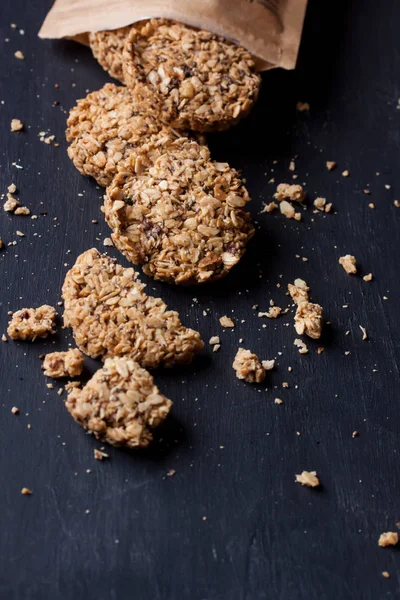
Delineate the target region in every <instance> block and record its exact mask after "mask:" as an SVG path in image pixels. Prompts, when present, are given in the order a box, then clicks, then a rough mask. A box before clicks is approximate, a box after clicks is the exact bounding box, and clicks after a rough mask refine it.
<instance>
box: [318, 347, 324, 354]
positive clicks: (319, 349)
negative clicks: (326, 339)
mask: <svg viewBox="0 0 400 600" xmlns="http://www.w3.org/2000/svg"><path fill="white" fill-rule="evenodd" d="M324 350H325V348H324V347H323V346H320V347H319V348H317V354H322V353H323V351H324Z"/></svg>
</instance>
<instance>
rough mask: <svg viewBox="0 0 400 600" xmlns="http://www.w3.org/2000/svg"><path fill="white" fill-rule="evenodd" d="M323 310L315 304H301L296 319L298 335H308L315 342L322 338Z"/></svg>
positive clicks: (295, 324) (295, 325)
mask: <svg viewBox="0 0 400 600" xmlns="http://www.w3.org/2000/svg"><path fill="white" fill-rule="evenodd" d="M322 315H323V309H322V306H320V305H319V304H314V303H313V302H301V303H300V304H299V305H298V307H297V310H296V314H295V317H294V327H295V329H296V333H298V335H303V334H305V335H308V337H310V338H312V339H313V340H317V339H318V338H320V337H321V333H322V324H323V317H322Z"/></svg>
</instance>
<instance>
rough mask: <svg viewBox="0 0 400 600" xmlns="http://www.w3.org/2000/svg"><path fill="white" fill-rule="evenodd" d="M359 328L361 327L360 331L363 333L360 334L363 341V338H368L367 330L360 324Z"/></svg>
mask: <svg viewBox="0 0 400 600" xmlns="http://www.w3.org/2000/svg"><path fill="white" fill-rule="evenodd" d="M359 328H360V329H361V331H362V334H363V335H362V339H363V341H364V340H367V339H368V334H367V330H366V329H365V327H362V326H361V325H359Z"/></svg>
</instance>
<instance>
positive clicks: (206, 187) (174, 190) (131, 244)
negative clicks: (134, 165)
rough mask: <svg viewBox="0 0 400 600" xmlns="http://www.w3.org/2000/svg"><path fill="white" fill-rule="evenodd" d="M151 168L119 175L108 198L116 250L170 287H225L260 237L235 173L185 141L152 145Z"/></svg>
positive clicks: (149, 151) (106, 208)
mask: <svg viewBox="0 0 400 600" xmlns="http://www.w3.org/2000/svg"><path fill="white" fill-rule="evenodd" d="M145 154H146V156H149V155H150V158H149V159H148V162H150V164H152V166H151V167H148V168H146V169H144V171H143V172H142V174H141V175H140V176H136V177H135V176H129V175H124V174H122V173H121V174H119V175H117V176H116V177H115V179H114V180H113V182H112V184H111V185H110V186H109V187H108V188H107V191H106V195H105V197H104V213H105V217H106V221H107V223H108V224H109V226H110V227H111V228H112V230H113V233H112V240H113V242H114V245H115V246H116V247H117V248H118V249H119V250H120V251H121V252H122V253H123V254H124V255H125V256H126V257H127V258H128V260H130V261H131V262H133V263H134V264H137V265H142V268H143V271H144V272H145V273H146V275H149V276H151V277H154V278H155V279H160V280H163V281H167V282H170V283H178V284H182V283H185V284H189V283H190V284H194V283H203V282H206V281H208V282H209V281H214V280H216V279H220V278H221V277H224V276H225V275H227V273H229V271H230V270H231V268H232V267H233V266H234V265H236V264H237V263H238V262H239V260H240V258H241V257H242V255H243V254H244V252H245V246H246V244H247V242H248V241H249V240H250V238H251V237H252V236H253V234H254V228H253V226H252V224H251V220H250V215H249V213H247V212H245V211H244V210H243V208H244V207H245V205H246V204H247V202H248V201H249V200H250V197H249V194H248V192H247V190H246V188H245V186H244V185H243V183H242V181H241V179H240V177H239V175H238V173H237V171H236V170H235V169H232V168H231V167H230V166H229V165H228V164H227V163H217V162H215V161H212V160H210V153H209V150H208V149H207V148H206V147H204V146H200V145H199V144H198V143H197V142H195V141H194V140H187V139H185V138H181V139H179V140H176V141H174V142H171V143H170V144H168V145H167V146H164V147H163V148H162V149H161V148H160V147H159V146H157V145H155V144H149V145H148V147H147V149H146V152H145Z"/></svg>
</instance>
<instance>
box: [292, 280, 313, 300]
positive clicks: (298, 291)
mask: <svg viewBox="0 0 400 600" xmlns="http://www.w3.org/2000/svg"><path fill="white" fill-rule="evenodd" d="M309 289H310V288H309V287H308V285H307V284H306V282H305V281H304V279H295V280H294V283H289V284H288V290H289V294H290V296H291V297H292V300H293V302H294V303H295V304H301V303H302V302H307V301H308V292H309Z"/></svg>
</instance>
